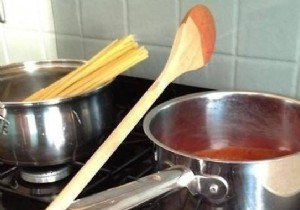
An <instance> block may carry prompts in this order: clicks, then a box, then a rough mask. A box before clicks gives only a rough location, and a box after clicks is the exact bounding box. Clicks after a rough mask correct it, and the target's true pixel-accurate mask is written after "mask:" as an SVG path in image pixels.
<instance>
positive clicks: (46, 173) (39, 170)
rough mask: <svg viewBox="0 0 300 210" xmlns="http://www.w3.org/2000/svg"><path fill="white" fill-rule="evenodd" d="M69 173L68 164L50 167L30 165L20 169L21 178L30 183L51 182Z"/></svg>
mask: <svg viewBox="0 0 300 210" xmlns="http://www.w3.org/2000/svg"><path fill="white" fill-rule="evenodd" d="M70 174H71V167H70V166H69V165H60V166H51V167H30V168H23V169H22V170H21V174H20V176H21V178H22V179H23V180H24V181H26V182H30V183H53V182H57V181H60V180H62V179H64V178H66V177H67V176H69V175H70Z"/></svg>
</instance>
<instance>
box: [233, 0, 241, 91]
mask: <svg viewBox="0 0 300 210" xmlns="http://www.w3.org/2000/svg"><path fill="white" fill-rule="evenodd" d="M234 5H235V7H234V18H233V19H234V21H235V28H234V29H233V33H234V41H233V44H234V55H233V56H234V73H233V84H232V85H233V86H232V88H233V89H236V84H237V62H238V56H237V55H238V40H239V37H238V28H239V21H240V1H239V0H236V1H235V2H234Z"/></svg>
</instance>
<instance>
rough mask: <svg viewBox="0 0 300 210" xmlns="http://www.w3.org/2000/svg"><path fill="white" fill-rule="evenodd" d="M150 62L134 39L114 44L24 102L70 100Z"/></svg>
mask: <svg viewBox="0 0 300 210" xmlns="http://www.w3.org/2000/svg"><path fill="white" fill-rule="evenodd" d="M146 58H148V51H147V50H146V49H145V48H144V47H140V46H139V45H138V43H137V42H136V41H135V39H134V37H133V36H132V35H128V36H125V37H124V38H122V39H120V40H115V41H113V42H112V43H111V44H109V45H108V46H107V47H105V48H104V49H103V50H101V51H100V52H99V53H97V54H96V55H95V56H93V57H92V58H91V59H90V60H88V61H87V62H86V63H85V64H83V65H82V66H80V67H78V68H77V69H75V70H74V71H72V72H70V73H69V74H67V75H65V76H64V77H62V78H60V79H59V80H57V81H56V82H54V83H52V84H50V85H49V86H48V87H46V88H43V89H41V90H39V91H37V92H35V93H34V94H32V95H31V96H29V97H27V98H26V99H25V100H24V101H25V102H29V101H41V100H47V99H52V98H58V97H69V96H74V95H78V94H81V93H84V92H88V91H91V90H93V89H95V88H97V87H100V86H101V85H103V84H105V83H106V82H108V81H110V80H112V79H113V78H115V77H116V76H118V75H119V74H121V73H123V72H125V71H126V70H128V69H129V68H131V67H133V66H134V65H136V64H137V63H139V62H141V61H143V60H145V59H146Z"/></svg>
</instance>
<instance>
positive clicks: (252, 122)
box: [70, 91, 300, 210]
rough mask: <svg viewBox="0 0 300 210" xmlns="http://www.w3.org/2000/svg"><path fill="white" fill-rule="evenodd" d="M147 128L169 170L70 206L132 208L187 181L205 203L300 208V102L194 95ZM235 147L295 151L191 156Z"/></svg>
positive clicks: (166, 106)
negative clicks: (245, 157)
mask: <svg viewBox="0 0 300 210" xmlns="http://www.w3.org/2000/svg"><path fill="white" fill-rule="evenodd" d="M144 128H145V132H146V134H147V135H148V137H149V138H150V139H151V140H152V141H153V142H154V143H155V144H156V145H157V146H158V150H157V157H158V163H159V168H160V169H166V168H167V169H166V170H163V171H160V172H158V173H156V174H153V175H150V176H148V177H144V178H142V179H140V180H138V181H137V182H133V183H130V184H127V185H125V186H121V187H119V188H116V189H113V190H112V189H111V190H108V191H105V192H102V193H99V194H95V195H93V196H90V197H87V198H84V199H81V200H78V201H76V202H75V203H73V204H72V206H71V207H70V209H77V208H78V209H128V208H131V207H134V206H136V205H138V204H140V203H142V202H145V201H147V200H149V199H151V198H154V197H156V196H158V195H161V194H163V193H166V192H169V191H172V190H178V189H180V188H183V187H186V188H188V189H189V191H190V193H192V194H193V195H195V196H198V197H199V199H201V202H200V203H201V206H198V208H199V209H218V210H219V209H222V210H225V209H226V210H241V209H242V210H248V209H249V210H250V209H251V210H252V209H257V210H258V209H259V210H267V209H268V210H282V209H289V210H292V209H293V210H294V209H299V208H300V176H299V172H300V153H299V151H300V129H299V128H300V102H299V101H297V100H294V99H291V98H286V97H281V96H277V95H272V94H264V93H253V92H217V91H216V92H207V93H197V94H191V95H186V96H183V97H180V98H176V99H173V100H171V101H168V102H166V103H163V104H161V105H159V106H157V107H156V108H154V109H153V110H152V111H150V112H149V113H148V114H147V116H146V118H145V121H144ZM187 145H188V146H187ZM191 145H192V146H191ZM232 145H234V146H242V147H257V148H262V147H264V148H271V149H276V150H289V151H291V152H292V154H290V155H286V156H281V157H277V158H270V159H264V160H258V161H229V160H226V161H225V160H218V159H210V158H207V157H199V156H195V155H193V154H194V152H195V151H198V150H202V149H207V148H219V147H226V146H232ZM172 208H173V209H174V207H172Z"/></svg>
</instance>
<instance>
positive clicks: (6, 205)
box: [0, 76, 208, 210]
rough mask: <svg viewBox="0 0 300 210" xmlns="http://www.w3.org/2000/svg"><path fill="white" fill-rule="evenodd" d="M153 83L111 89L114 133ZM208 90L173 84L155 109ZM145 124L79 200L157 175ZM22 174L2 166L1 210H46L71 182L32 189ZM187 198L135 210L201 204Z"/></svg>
mask: <svg viewBox="0 0 300 210" xmlns="http://www.w3.org/2000/svg"><path fill="white" fill-rule="evenodd" d="M152 82H153V81H152V80H147V79H141V78H135V77H128V76H119V77H118V78H116V80H115V81H114V82H113V83H112V86H111V88H112V89H111V90H112V93H113V95H114V106H115V114H116V117H114V119H115V120H114V123H113V126H112V129H113V127H114V126H116V125H117V124H118V123H119V122H120V120H121V119H122V118H123V117H124V116H125V115H126V114H127V113H128V111H129V110H130V109H131V107H132V106H133V105H134V104H135V103H136V102H137V101H138V99H139V98H140V97H141V96H142V94H143V93H144V92H145V91H146V90H147V89H148V87H149V86H150V85H151V84H152ZM207 90H208V89H203V88H197V87H191V86H185V85H178V84H171V85H169V86H168V87H167V88H166V90H165V91H164V92H163V94H162V95H161V96H160V97H159V98H158V100H157V101H156V102H155V104H154V105H153V107H154V106H156V105H157V104H160V103H162V102H164V101H166V100H169V99H171V98H175V97H178V96H182V95H185V94H188V93H194V92H201V91H207ZM142 121H143V119H142V120H141V121H140V122H139V123H138V124H137V125H136V126H135V128H134V130H133V131H132V132H131V133H130V134H129V135H128V137H127V138H126V139H125V141H124V142H123V143H122V144H121V145H120V147H119V148H118V150H117V151H116V152H115V153H114V154H113V156H112V157H111V158H110V159H109V161H108V162H107V163H106V164H105V165H104V167H103V168H102V169H101V170H100V171H99V172H98V173H97V175H96V176H95V177H94V178H93V180H92V181H91V182H90V183H89V184H88V186H87V187H86V188H85V189H84V190H83V192H82V193H81V194H80V195H79V198H81V197H85V196H88V195H91V194H93V193H96V192H101V191H103V190H106V189H109V188H112V187H115V186H119V185H122V184H125V183H128V182H130V181H134V180H137V179H138V178H140V177H143V176H145V175H148V174H150V173H153V172H154V171H156V162H155V157H154V154H155V146H154V145H153V144H152V143H151V142H150V141H149V140H148V139H147V137H146V135H145V134H144V131H143V127H142ZM83 164H84V160H81V161H78V162H74V163H72V164H71V173H74V174H75V173H76V171H78V170H79V168H80V167H81V166H82V165H83ZM20 170H22V168H21V167H14V166H7V165H1V166H0V196H1V200H0V210H17V209H18V210H19V209H24V207H26V206H27V207H28V209H29V208H30V209H31V210H40V209H44V208H45V207H46V206H47V205H48V203H49V202H51V200H52V199H53V197H54V196H55V194H56V193H58V192H59V191H60V190H61V189H62V188H63V187H64V186H65V184H66V183H68V181H69V178H68V177H67V178H65V179H63V180H61V181H59V182H56V183H45V184H34V185H32V184H29V183H26V182H24V181H23V180H22V179H21V178H20V173H19V172H20ZM70 177H71V176H70ZM188 194H189V193H188V192H187V191H186V190H181V191H180V192H179V193H169V194H167V195H164V196H163V198H158V199H154V200H152V201H150V202H147V203H146V204H143V205H141V206H139V207H136V208H135V209H144V210H150V209H167V206H169V204H170V202H172V203H174V201H175V202H177V203H179V204H180V206H183V205H184V204H185V203H193V206H195V202H198V200H199V199H193V198H192V197H190V196H188ZM187 205H188V204H187ZM187 205H185V209H188V207H187ZM178 206H179V205H178ZM27 207H26V208H27Z"/></svg>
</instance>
